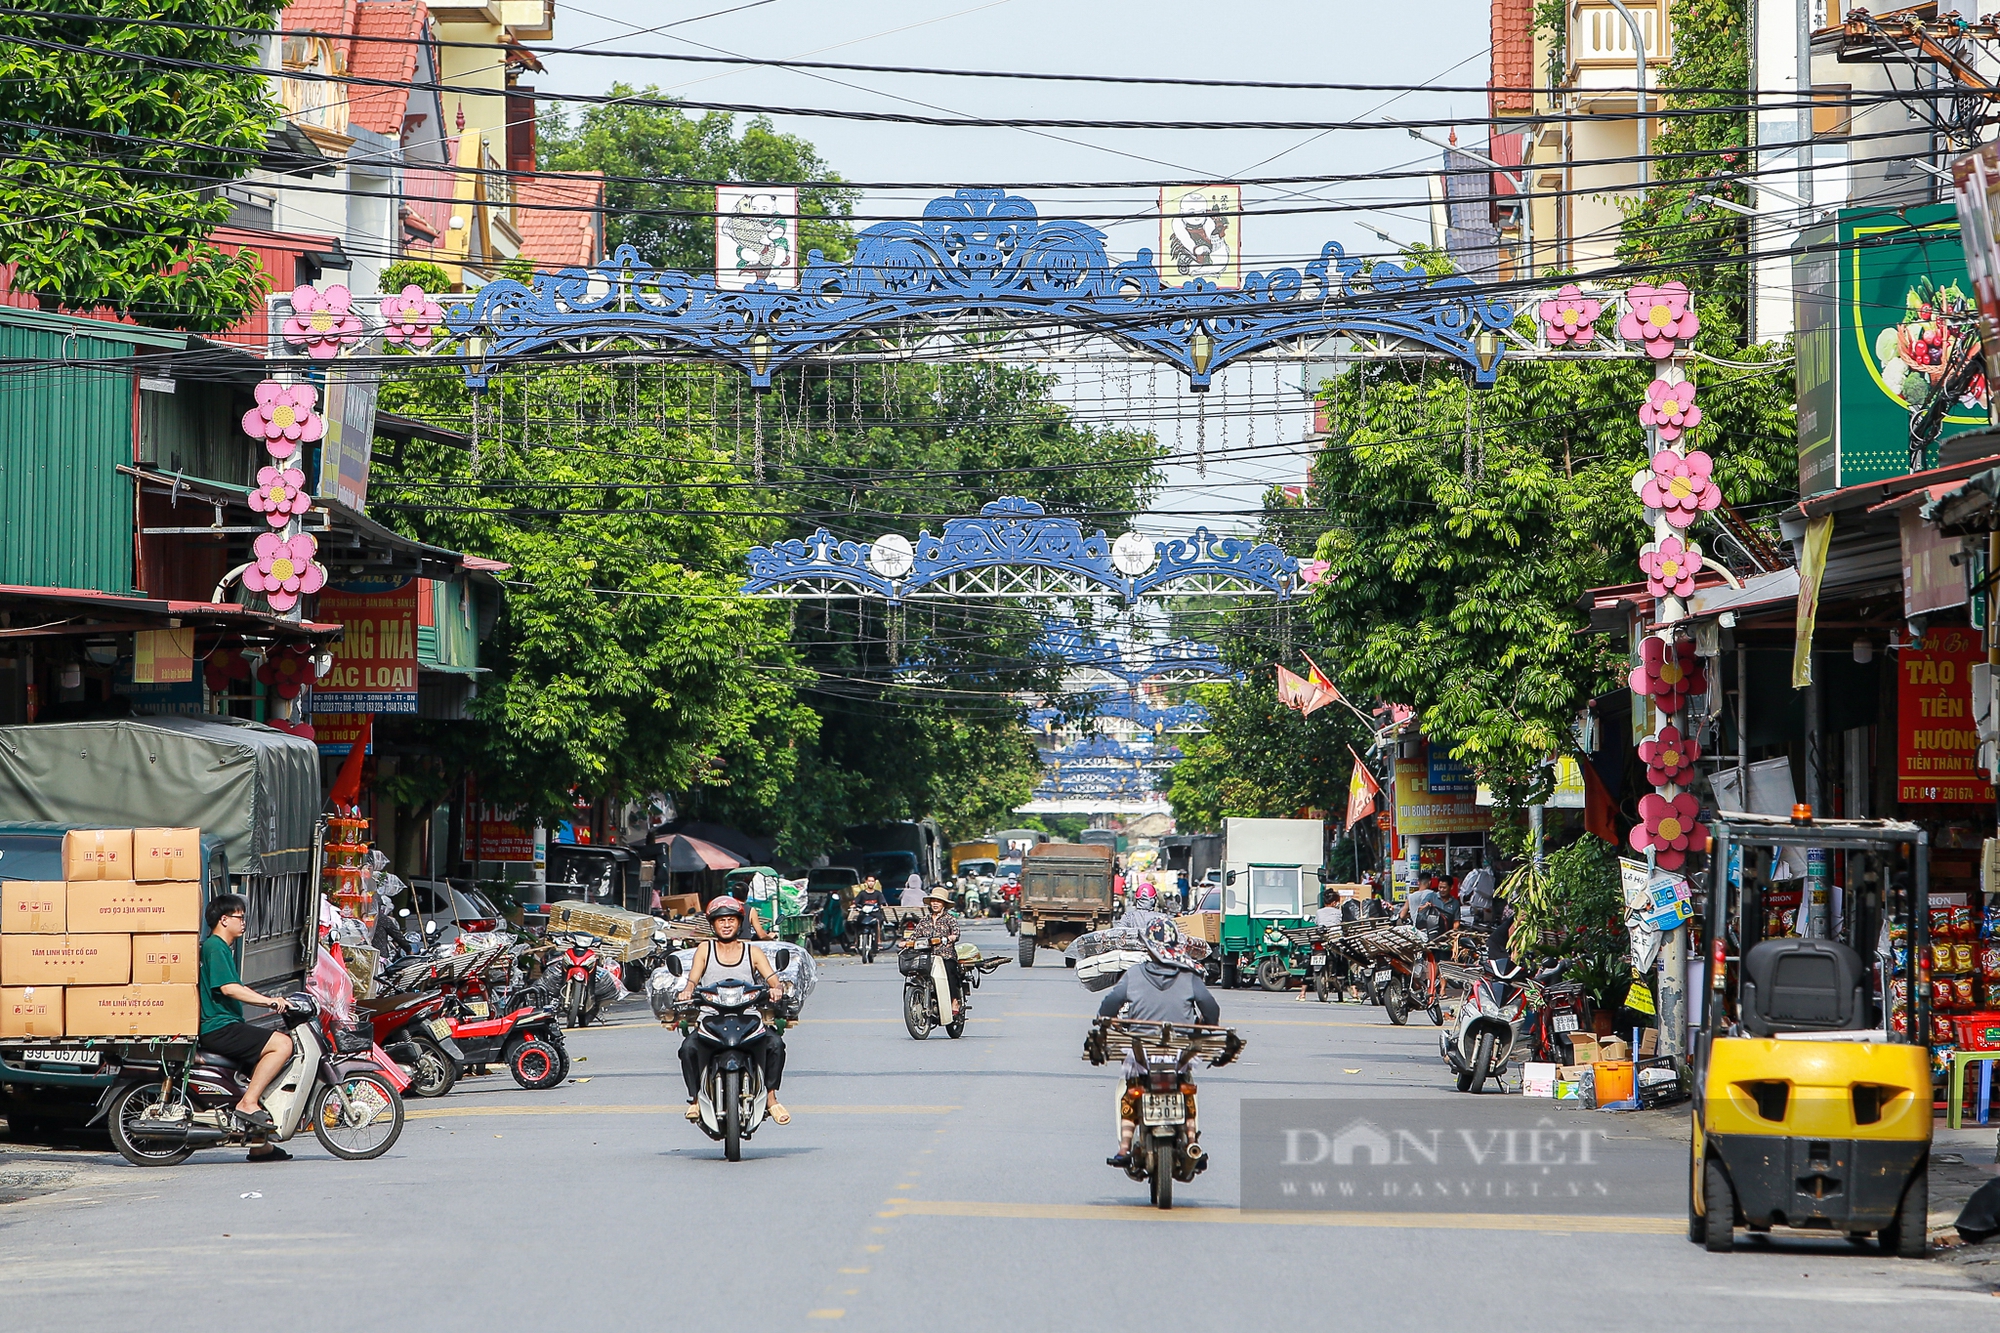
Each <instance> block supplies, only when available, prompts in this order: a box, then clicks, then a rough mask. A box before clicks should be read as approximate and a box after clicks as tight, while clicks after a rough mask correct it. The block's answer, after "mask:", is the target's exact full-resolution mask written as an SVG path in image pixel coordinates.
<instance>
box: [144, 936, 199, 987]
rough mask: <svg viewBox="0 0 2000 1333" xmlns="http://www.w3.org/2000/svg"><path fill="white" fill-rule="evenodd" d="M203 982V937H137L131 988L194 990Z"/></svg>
mask: <svg viewBox="0 0 2000 1333" xmlns="http://www.w3.org/2000/svg"><path fill="white" fill-rule="evenodd" d="M200 980H201V936H199V935H134V936H133V937H132V984H133V985H135V986H192V985H195V984H197V983H198V982H199V981H200Z"/></svg>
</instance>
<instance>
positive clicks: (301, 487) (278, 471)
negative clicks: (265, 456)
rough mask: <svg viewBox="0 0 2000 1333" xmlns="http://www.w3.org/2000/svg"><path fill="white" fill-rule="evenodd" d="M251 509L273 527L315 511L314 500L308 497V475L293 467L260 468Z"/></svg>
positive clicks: (251, 495)
mask: <svg viewBox="0 0 2000 1333" xmlns="http://www.w3.org/2000/svg"><path fill="white" fill-rule="evenodd" d="M250 507H251V508H252V509H254V510H256V511H257V512H258V513H260V514H262V515H263V516H264V521H265V522H266V523H269V524H270V525H271V526H272V527H274V528H282V527H284V526H285V524H287V523H289V522H291V521H292V520H293V519H294V518H299V517H301V516H303V515H304V514H305V512H306V511H307V510H308V509H311V508H312V497H311V496H310V495H307V494H306V474H305V473H303V472H301V471H299V470H298V469H297V468H294V467H284V468H280V467H266V468H259V469H258V470H257V489H256V490H254V491H252V492H250Z"/></svg>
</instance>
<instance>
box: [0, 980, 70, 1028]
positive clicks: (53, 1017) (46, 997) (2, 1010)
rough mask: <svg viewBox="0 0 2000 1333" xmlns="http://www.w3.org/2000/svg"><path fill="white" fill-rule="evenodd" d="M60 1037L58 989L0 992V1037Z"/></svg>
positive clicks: (60, 997) (24, 988)
mask: <svg viewBox="0 0 2000 1333" xmlns="http://www.w3.org/2000/svg"><path fill="white" fill-rule="evenodd" d="M62 1035H63V988H62V987H61V986H10V987H7V988H5V989H0V1037H60V1036H62Z"/></svg>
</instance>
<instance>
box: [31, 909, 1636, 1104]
mask: <svg viewBox="0 0 2000 1333" xmlns="http://www.w3.org/2000/svg"><path fill="white" fill-rule="evenodd" d="M71 910H72V911H74V910H75V909H74V908H72V909H71ZM1569 1058H1570V1063H1571V1064H1578V1065H1594V1064H1596V1063H1597V1038H1596V1037H1595V1036H1594V1035H1593V1034H1591V1033H1588V1032H1572V1033H1570V1034H1569Z"/></svg>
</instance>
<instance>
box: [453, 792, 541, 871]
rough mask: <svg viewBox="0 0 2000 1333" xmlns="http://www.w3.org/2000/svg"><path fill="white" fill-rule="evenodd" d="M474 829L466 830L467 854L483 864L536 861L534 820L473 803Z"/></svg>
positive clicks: (516, 812)
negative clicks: (483, 862) (485, 862)
mask: <svg viewBox="0 0 2000 1333" xmlns="http://www.w3.org/2000/svg"><path fill="white" fill-rule="evenodd" d="M471 823H472V827H471V828H470V829H468V830H466V847H467V849H468V854H469V855H470V856H472V857H473V858H475V859H477V860H480V861H533V860H534V859H535V826H534V821H532V820H529V819H524V818H522V817H521V813H520V811H518V810H503V809H501V808H499V807H498V806H493V805H488V804H486V803H485V802H474V804H473V806H472V821H471Z"/></svg>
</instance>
